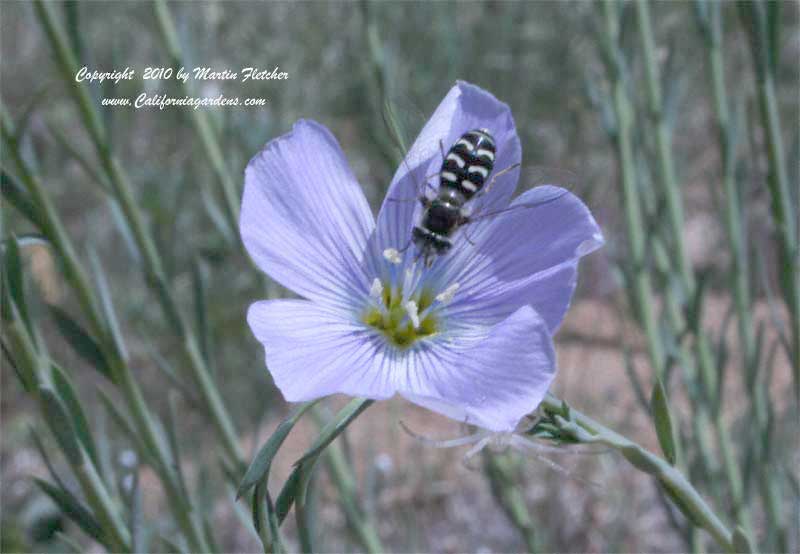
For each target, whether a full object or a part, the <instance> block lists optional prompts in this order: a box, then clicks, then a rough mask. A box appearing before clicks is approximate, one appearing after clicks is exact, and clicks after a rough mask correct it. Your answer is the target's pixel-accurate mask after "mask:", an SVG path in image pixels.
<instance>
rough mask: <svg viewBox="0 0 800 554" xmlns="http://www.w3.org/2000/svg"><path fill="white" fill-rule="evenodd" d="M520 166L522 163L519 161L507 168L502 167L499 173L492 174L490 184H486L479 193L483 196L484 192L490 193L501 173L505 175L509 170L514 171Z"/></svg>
mask: <svg viewBox="0 0 800 554" xmlns="http://www.w3.org/2000/svg"><path fill="white" fill-rule="evenodd" d="M519 166H520V164H518V163H515V164H513V165H510V166H508V167H507V168H505V169H502V170H500V171H498V172H497V173H495V174H494V176H492V180H491V181H489V184H488V185H486V186H485V187H484V188H483V189H482V190H481V191H480V193H478V194H479V196H483V195H484V194H486V193H488V192H489V191H490V190H492V187H493V186H494V184H495V183H496V182H497V178H498V177H500V176H501V175H505V174H506V173H508V172H509V171H514V170H515V169H516V168H518V167H519Z"/></svg>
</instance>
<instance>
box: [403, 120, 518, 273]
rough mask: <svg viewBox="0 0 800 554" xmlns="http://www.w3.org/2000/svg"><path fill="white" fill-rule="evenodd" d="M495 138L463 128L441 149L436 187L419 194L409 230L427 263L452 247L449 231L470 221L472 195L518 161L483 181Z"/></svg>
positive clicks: (483, 131)
mask: <svg viewBox="0 0 800 554" xmlns="http://www.w3.org/2000/svg"><path fill="white" fill-rule="evenodd" d="M495 154H496V147H495V141H494V138H493V137H492V135H491V133H490V132H489V131H488V130H486V129H474V130H472V131H467V132H466V133H464V134H463V135H461V137H460V138H459V139H458V140H457V141H456V142H455V144H453V146H452V147H451V148H450V150H449V151H448V152H447V153H445V152H444V148H442V158H443V160H442V166H441V169H440V171H439V189H438V192H437V194H436V197H434V198H432V199H431V198H428V197H427V196H425V195H424V194H423V195H421V196H420V198H419V201H420V202H421V203H422V206H423V208H424V211H423V213H422V217H421V218H420V221H419V223H418V224H417V225H416V226H414V229H413V231H412V238H411V240H412V242H413V243H414V245H415V246H416V247H417V251H418V254H417V257H418V258H420V257H421V258H423V259H424V261H425V265H426V266H430V265H431V264H432V263H433V260H434V259H435V258H436V256H440V255H442V254H445V253H447V252H448V251H449V250H450V249H451V248H452V247H453V239H452V237H453V234H454V233H455V231H456V230H457V229H459V228H460V227H462V226H463V225H466V224H467V223H470V222H471V221H472V217H471V216H470V214H469V213H468V209H467V203H468V202H469V201H470V200H472V199H473V198H474V197H475V196H477V195H480V194H485V193H486V192H488V191H489V189H491V187H492V185H493V184H494V182H495V181H496V179H497V177H499V176H500V175H502V174H503V173H506V172H508V171H511V170H512V169H514V168H515V167H518V165H519V164H515V165H513V166H511V167H508V168H505V169H503V170H502V171H500V172H499V173H497V174H495V175H494V177H493V178H492V180H491V181H489V182H488V183H487V179H488V177H489V175H490V174H491V173H492V169H493V168H494V160H495Z"/></svg>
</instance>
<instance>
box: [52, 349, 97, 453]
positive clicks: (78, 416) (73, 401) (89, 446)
mask: <svg viewBox="0 0 800 554" xmlns="http://www.w3.org/2000/svg"><path fill="white" fill-rule="evenodd" d="M52 368H53V384H55V386H56V391H57V392H58V395H59V396H60V397H61V400H62V401H63V403H64V407H65V408H66V409H67V411H68V412H69V413H70V415H71V416H72V423H73V425H75V431H76V433H77V436H78V440H80V441H81V443H82V444H83V447H84V448H85V449H86V452H87V453H88V454H89V457H90V458H91V459H92V462H93V463H94V465H95V466H98V457H97V448H96V447H95V444H94V439H93V438H92V433H91V431H90V430H89V422H88V421H87V419H86V415H85V414H84V412H83V408H82V407H81V402H80V400H79V399H78V395H77V394H76V393H75V388H74V386H73V385H72V382H71V381H70V378H69V376H68V375H67V374H66V373H65V372H64V370H63V369H61V368H60V367H59V366H58V365H56V364H52Z"/></svg>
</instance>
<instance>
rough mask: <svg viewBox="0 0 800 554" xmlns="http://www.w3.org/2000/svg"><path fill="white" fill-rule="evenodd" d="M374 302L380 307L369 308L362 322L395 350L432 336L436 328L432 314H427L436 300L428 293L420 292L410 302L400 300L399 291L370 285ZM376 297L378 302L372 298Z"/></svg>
mask: <svg viewBox="0 0 800 554" xmlns="http://www.w3.org/2000/svg"><path fill="white" fill-rule="evenodd" d="M373 292H374V293H375V295H374V296H373V299H374V300H376V301H377V302H376V303H375V304H379V306H376V305H374V304H370V305H369V306H368V307H367V309H366V310H365V311H364V315H363V316H362V321H363V322H364V323H366V324H367V325H369V326H370V327H372V328H374V329H377V330H378V331H380V332H381V333H382V334H383V335H384V336H385V337H386V338H387V340H388V341H389V342H390V343H391V344H393V345H395V346H397V347H398V348H402V349H405V348H408V347H410V346H411V345H413V344H414V343H415V342H417V341H418V340H420V339H423V338H425V337H430V336H432V335H435V334H436V333H437V331H438V324H437V319H436V316H435V314H434V313H433V312H434V310H427V308H429V307H430V306H431V305H432V304H433V302H434V300H435V297H434V295H433V293H432V292H431V291H430V290H427V289H423V290H422V291H421V292H419V293H415V294H413V295H412V297H411V298H409V299H407V300H405V301H404V300H403V291H402V289H399V290H398V289H397V288H395V290H394V291H393V290H392V287H391V286H387V285H386V284H384V283H376V284H374V285H373ZM375 296H379V298H375Z"/></svg>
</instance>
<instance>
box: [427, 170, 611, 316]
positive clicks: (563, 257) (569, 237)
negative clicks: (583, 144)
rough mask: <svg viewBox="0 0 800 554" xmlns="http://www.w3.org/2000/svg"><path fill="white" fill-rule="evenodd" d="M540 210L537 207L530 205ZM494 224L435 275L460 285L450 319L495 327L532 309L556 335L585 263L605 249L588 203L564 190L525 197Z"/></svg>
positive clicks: (463, 246) (544, 190) (457, 251)
mask: <svg viewBox="0 0 800 554" xmlns="http://www.w3.org/2000/svg"><path fill="white" fill-rule="evenodd" d="M530 206H533V207H530ZM511 208H513V209H509V211H508V212H505V213H501V214H498V215H496V216H494V217H493V218H492V220H491V226H490V227H489V228H488V229H487V231H486V233H485V236H483V237H482V240H481V241H480V242H479V243H478V244H476V245H475V246H472V245H470V244H469V243H468V242H466V241H465V240H464V239H463V238H461V239H457V240H458V242H457V246H456V247H455V248H454V249H453V251H452V252H451V254H449V255H448V257H447V258H446V259H443V260H441V263H440V264H437V266H435V267H434V268H433V269H434V271H435V272H436V274H435V277H434V278H435V279H436V280H438V281H439V282H442V283H454V282H455V283H459V285H460V288H459V291H458V294H457V295H456V296H455V298H454V300H453V302H452V303H451V304H450V305H449V306H448V307H447V317H448V318H452V319H454V320H458V321H461V322H464V323H465V324H468V323H471V322H475V323H477V322H483V323H490V322H494V321H499V320H501V319H504V318H506V317H508V315H509V314H510V313H512V312H513V311H515V310H516V309H517V308H518V307H519V306H520V305H523V304H530V305H531V306H533V307H534V308H535V309H536V311H537V312H539V314H541V316H542V317H543V318H544V319H545V321H547V325H548V328H549V329H550V331H551V332H555V330H556V328H557V327H558V325H559V324H560V323H561V320H562V319H563V317H564V313H565V312H566V310H567V308H568V307H569V303H570V299H571V298H572V292H573V291H574V289H575V283H576V279H577V264H578V261H579V259H580V258H581V257H582V256H584V255H586V254H588V253H590V252H593V251H594V250H596V249H597V248H599V247H600V246H602V245H603V236H602V233H601V232H600V228H599V227H598V226H597V222H596V221H595V220H594V217H593V216H592V214H591V212H589V209H588V208H587V207H586V205H585V204H584V203H583V202H581V201H580V199H578V198H577V197H576V196H575V195H573V194H572V193H570V192H568V191H566V190H565V189H560V188H558V187H552V186H543V187H536V188H534V189H531V190H529V191H527V192H525V193H524V194H522V195H520V196H519V197H518V198H517V199H515V200H514V202H512V204H511Z"/></svg>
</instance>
